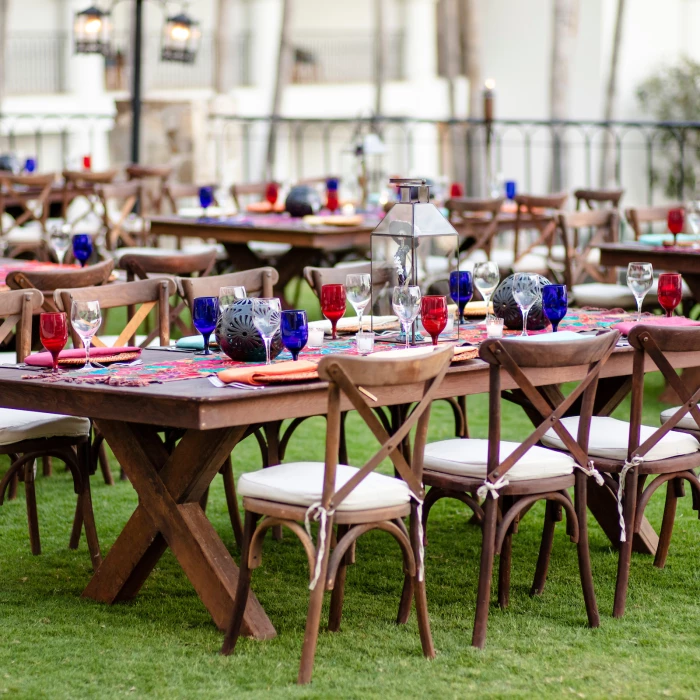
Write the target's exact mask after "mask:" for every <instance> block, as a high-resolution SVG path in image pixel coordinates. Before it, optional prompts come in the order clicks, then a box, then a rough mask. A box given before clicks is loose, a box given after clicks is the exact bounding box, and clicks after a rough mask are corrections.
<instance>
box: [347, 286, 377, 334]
mask: <svg viewBox="0 0 700 700" xmlns="http://www.w3.org/2000/svg"><path fill="white" fill-rule="evenodd" d="M345 292H346V294H347V299H348V301H349V302H350V303H351V304H352V308H353V309H355V313H356V314H357V324H358V326H359V329H360V332H362V314H363V313H364V312H365V309H366V308H367V304H369V300H370V297H371V296H372V277H371V275H368V274H361V275H347V277H346V278H345Z"/></svg>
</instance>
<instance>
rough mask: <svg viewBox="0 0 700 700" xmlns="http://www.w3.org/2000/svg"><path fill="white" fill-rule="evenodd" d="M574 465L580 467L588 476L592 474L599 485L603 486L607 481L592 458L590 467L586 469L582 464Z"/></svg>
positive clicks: (589, 463)
mask: <svg viewBox="0 0 700 700" xmlns="http://www.w3.org/2000/svg"><path fill="white" fill-rule="evenodd" d="M574 466H575V467H576V468H577V469H580V470H581V471H582V472H583V473H584V474H585V475H586V476H592V477H593V478H594V479H595V482H596V484H598V486H602V485H603V484H604V483H605V479H603V475H602V474H601V473H600V472H599V471H598V470H597V469H596V468H595V465H594V464H593V460H592V459H591V460H589V462H588V469H586V467H582V466H581V465H580V464H574Z"/></svg>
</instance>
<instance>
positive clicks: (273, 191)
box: [265, 182, 280, 207]
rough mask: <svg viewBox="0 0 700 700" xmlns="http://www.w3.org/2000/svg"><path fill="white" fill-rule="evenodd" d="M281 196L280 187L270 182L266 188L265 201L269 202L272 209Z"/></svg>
mask: <svg viewBox="0 0 700 700" xmlns="http://www.w3.org/2000/svg"><path fill="white" fill-rule="evenodd" d="M279 194H280V186H279V185H278V184H277V183H276V182H268V183H267V187H266V188H265V199H266V200H267V201H268V203H269V204H270V206H271V207H274V206H275V204H277V197H279Z"/></svg>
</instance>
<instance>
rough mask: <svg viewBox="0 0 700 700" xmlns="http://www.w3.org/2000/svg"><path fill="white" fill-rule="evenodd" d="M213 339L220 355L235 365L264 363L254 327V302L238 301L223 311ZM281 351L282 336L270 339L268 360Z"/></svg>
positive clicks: (261, 347)
mask: <svg viewBox="0 0 700 700" xmlns="http://www.w3.org/2000/svg"><path fill="white" fill-rule="evenodd" d="M215 334H216V339H217V341H218V342H219V346H220V347H221V349H222V351H223V352H225V353H226V354H227V355H228V356H229V357H230V358H231V359H232V360H235V361H236V362H265V343H264V342H263V339H262V336H261V335H260V333H259V332H258V329H257V328H256V327H255V325H254V324H253V300H252V299H239V300H238V301H235V302H234V303H233V304H230V305H229V306H227V307H226V309H224V312H223V313H222V314H221V316H220V317H219V323H218V325H217V327H216V332H215ZM282 350H283V346H282V336H281V335H280V332H279V331H277V333H275V335H274V336H273V337H272V343H271V345H270V357H271V358H272V359H274V358H275V357H277V355H279V354H280V353H281V352H282Z"/></svg>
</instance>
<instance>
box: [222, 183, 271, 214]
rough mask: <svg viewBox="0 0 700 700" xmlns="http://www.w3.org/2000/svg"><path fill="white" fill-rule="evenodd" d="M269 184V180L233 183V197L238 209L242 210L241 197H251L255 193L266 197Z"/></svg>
mask: <svg viewBox="0 0 700 700" xmlns="http://www.w3.org/2000/svg"><path fill="white" fill-rule="evenodd" d="M269 184H270V183H269V182H243V183H241V184H238V185H231V190H230V191H231V199H233V203H234V204H235V205H236V209H238V211H240V210H241V202H240V199H239V197H251V196H254V195H257V196H260V197H264V196H265V192H266V191H267V186H268V185H269Z"/></svg>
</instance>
